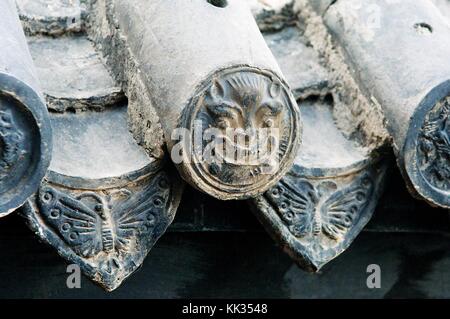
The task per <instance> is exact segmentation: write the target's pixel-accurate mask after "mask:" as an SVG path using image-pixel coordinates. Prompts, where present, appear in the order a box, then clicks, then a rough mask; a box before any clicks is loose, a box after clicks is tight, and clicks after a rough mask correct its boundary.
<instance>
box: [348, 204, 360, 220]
mask: <svg viewBox="0 0 450 319" xmlns="http://www.w3.org/2000/svg"><path fill="white" fill-rule="evenodd" d="M350 212H351V213H352V214H356V213H357V212H358V207H356V206H352V208H350ZM347 218H348V217H347Z"/></svg>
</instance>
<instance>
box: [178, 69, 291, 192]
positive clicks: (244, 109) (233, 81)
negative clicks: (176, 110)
mask: <svg viewBox="0 0 450 319" xmlns="http://www.w3.org/2000/svg"><path fill="white" fill-rule="evenodd" d="M187 110H188V111H187V113H186V115H187V117H188V120H187V123H185V127H187V128H190V129H191V131H192V132H195V131H196V129H197V132H198V131H199V130H198V129H199V128H200V131H201V132H202V133H203V134H204V136H203V140H202V145H201V146H202V147H201V148H199V147H198V145H195V144H193V145H192V146H191V147H192V149H193V150H194V155H193V156H194V159H193V170H194V171H195V172H196V175H198V176H200V178H202V179H203V182H204V183H206V184H208V185H210V186H212V187H214V188H216V189H222V190H223V189H226V190H227V191H231V192H233V191H239V192H241V193H242V192H244V191H247V192H251V191H254V190H256V189H258V188H261V187H264V185H267V183H269V182H271V181H273V180H276V179H278V178H279V177H277V176H275V174H274V173H275V172H277V173H278V171H279V170H280V169H283V168H285V167H287V166H289V163H288V162H289V161H290V160H292V159H291V158H292V154H295V152H293V150H294V149H295V148H296V145H295V144H296V142H297V138H296V137H297V136H298V135H299V134H298V132H299V130H300V129H299V119H298V110H297V105H296V103H295V101H294V100H293V98H292V96H291V94H290V93H289V89H288V87H287V86H286V85H285V84H284V83H283V82H282V81H280V80H279V79H278V78H277V77H276V76H275V75H274V74H272V73H269V72H266V71H262V70H259V69H255V68H250V67H236V68H231V69H225V70H222V71H220V72H219V73H218V74H215V75H214V76H213V77H211V79H210V80H209V81H207V82H206V84H205V85H203V86H202V87H201V88H200V89H199V90H198V93H197V95H196V97H195V98H194V99H193V100H191V103H190V106H189V107H188V108H187ZM209 129H212V130H213V131H210V132H214V133H212V134H211V135H209V134H208V133H206V134H205V132H208V130H209ZM208 137H210V138H208ZM191 140H192V141H195V136H194V135H193V136H192V137H191ZM208 156H209V157H208Z"/></svg>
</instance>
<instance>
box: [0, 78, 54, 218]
mask: <svg viewBox="0 0 450 319" xmlns="http://www.w3.org/2000/svg"><path fill="white" fill-rule="evenodd" d="M51 152H52V135H51V125H50V121H49V118H48V113H47V109H46V107H45V104H44V103H43V101H42V99H41V98H40V97H39V95H38V94H37V93H36V92H35V91H34V90H33V89H32V88H31V87H29V86H28V85H27V84H25V83H23V82H21V81H19V80H17V79H16V78H15V77H13V76H11V75H8V74H3V73H0V217H3V216H5V215H7V214H9V213H11V212H13V211H14V210H15V209H16V208H18V207H20V206H21V205H22V204H23V203H24V202H25V201H26V199H27V198H28V197H30V196H31V195H32V194H33V193H34V192H36V190H37V189H38V187H39V185H40V183H41V180H42V179H43V177H44V176H45V174H46V171H47V169H48V167H49V164H50V159H51Z"/></svg>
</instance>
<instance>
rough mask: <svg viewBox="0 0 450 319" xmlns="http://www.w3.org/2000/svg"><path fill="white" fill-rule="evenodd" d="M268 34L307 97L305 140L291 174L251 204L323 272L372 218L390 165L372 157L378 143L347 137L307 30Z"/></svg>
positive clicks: (280, 239)
mask: <svg viewBox="0 0 450 319" xmlns="http://www.w3.org/2000/svg"><path fill="white" fill-rule="evenodd" d="M266 39H267V40H268V42H269V45H270V47H271V49H272V50H273V52H274V55H275V57H276V58H277V59H278V62H279V63H280V67H281V69H282V70H283V72H284V74H285V76H286V79H287V81H288V82H289V83H290V84H291V85H292V88H293V91H294V92H296V97H297V98H298V99H299V102H300V108H301V112H302V118H303V128H304V132H303V143H302V145H301V147H300V150H299V152H298V154H297V157H296V159H295V162H294V167H293V168H292V169H291V171H290V172H289V173H288V174H287V175H286V176H284V177H283V178H282V179H281V181H280V182H279V183H278V184H277V185H275V186H274V187H272V188H271V189H269V190H268V191H267V192H266V193H265V194H264V195H263V196H261V197H258V198H256V199H253V200H251V201H250V204H251V206H252V207H253V210H254V212H255V214H256V216H257V218H258V219H259V220H260V221H261V223H262V224H263V225H264V227H265V228H266V230H267V231H268V232H269V234H270V235H271V236H272V237H273V238H274V239H275V241H276V242H277V243H278V244H279V245H280V246H281V247H282V248H283V250H284V251H285V252H287V253H288V254H289V255H290V256H291V257H292V258H293V259H294V260H295V261H296V262H297V263H298V264H299V265H300V266H301V267H302V268H304V269H306V270H309V271H318V270H320V268H321V267H322V266H324V265H325V264H326V263H328V262H329V261H331V260H332V259H334V258H335V257H337V256H338V255H339V254H341V253H342V252H343V251H344V250H346V249H347V248H348V247H349V246H350V244H351V243H352V242H353V240H354V239H355V238H356V236H357V235H358V234H359V233H360V232H361V231H362V229H363V228H364V226H365V225H366V224H367V223H368V222H369V220H370V219H371V217H372V214H373V212H374V210H375V206H376V204H377V202H378V199H379V197H380V193H381V191H382V189H383V186H384V184H383V183H384V177H385V171H386V165H385V164H383V163H382V161H381V158H380V157H378V156H375V155H371V154H372V153H373V151H374V149H373V148H369V147H367V146H363V145H362V144H360V143H359V142H358V140H357V139H355V138H349V137H346V136H345V135H344V134H343V133H342V132H341V131H340V129H339V128H338V126H337V125H336V119H335V118H334V113H333V107H334V105H333V99H332V97H331V98H330V96H331V94H332V93H331V92H332V87H333V84H332V83H330V82H329V80H330V78H331V77H330V75H329V73H328V71H327V70H325V69H324V68H323V67H322V66H321V65H320V62H319V61H320V59H319V56H318V55H317V53H316V51H315V50H314V49H312V48H307V47H306V46H304V45H302V41H304V40H305V39H304V38H303V37H301V35H300V33H299V31H298V30H297V29H294V28H293V29H285V30H283V31H281V32H279V33H276V34H271V35H268V36H266ZM274 40H275V41H274ZM289 52H290V53H289ZM300 61H308V66H307V67H306V68H305V66H304V65H302V64H301V63H299V62H300ZM312 79H313V80H312ZM293 83H295V85H294V84H293ZM318 83H321V84H320V85H318Z"/></svg>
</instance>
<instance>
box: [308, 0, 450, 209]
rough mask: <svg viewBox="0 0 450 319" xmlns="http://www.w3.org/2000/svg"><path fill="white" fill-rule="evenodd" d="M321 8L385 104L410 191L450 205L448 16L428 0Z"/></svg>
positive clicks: (363, 80) (364, 84)
mask: <svg viewBox="0 0 450 319" xmlns="http://www.w3.org/2000/svg"><path fill="white" fill-rule="evenodd" d="M312 2H315V1H312ZM312 2H311V3H312ZM368 8H376V9H377V10H376V13H377V14H378V16H379V18H378V19H375V20H374V19H371V18H373V14H374V12H373V10H368ZM321 13H322V15H323V21H324V23H325V25H326V27H327V28H328V30H329V32H330V34H331V35H332V38H333V40H334V42H335V43H336V44H337V45H338V46H340V48H341V49H342V52H343V55H344V57H345V60H346V61H347V63H348V64H349V65H350V66H351V69H352V70H353V71H355V73H354V78H355V79H356V81H357V83H358V85H359V86H360V88H361V90H362V91H363V93H364V95H365V96H366V98H367V99H369V100H371V101H373V103H374V104H375V105H376V106H378V107H379V108H380V109H381V110H382V113H383V116H384V117H385V119H386V127H387V129H388V131H389V134H390V136H391V137H392V140H393V143H392V144H393V147H394V150H395V152H396V155H397V159H398V164H399V167H400V169H401V170H402V172H403V175H404V177H405V180H406V182H407V184H408V186H409V187H410V190H411V192H412V194H413V195H415V196H417V197H418V198H422V199H425V200H426V201H428V202H429V203H430V204H432V205H438V206H442V207H446V208H448V207H450V196H449V194H450V193H449V190H448V177H449V175H448V174H447V173H446V171H447V170H448V166H449V164H450V162H449V158H450V157H449V154H450V153H449V152H448V150H447V149H448V147H449V145H448V138H447V137H446V136H447V134H449V132H448V129H447V127H446V117H447V116H448V115H447V107H446V105H447V104H448V103H447V99H448V96H449V95H450V78H449V74H450V65H449V64H448V57H449V55H450V45H449V42H448V38H449V35H450V27H449V24H448V21H447V20H445V19H444V18H443V16H442V15H441V14H440V13H439V12H438V10H437V8H436V7H435V6H434V5H433V4H432V2H431V1H427V0H419V1H412V0H411V1H409V0H408V1H400V2H389V1H369V2H368V1H356V2H355V1H347V0H339V1H335V2H334V3H333V4H332V5H330V6H329V7H328V9H327V10H325V11H324V12H321ZM424 48H426V50H424ZM356 71H357V73H356ZM439 117H441V119H439Z"/></svg>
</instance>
